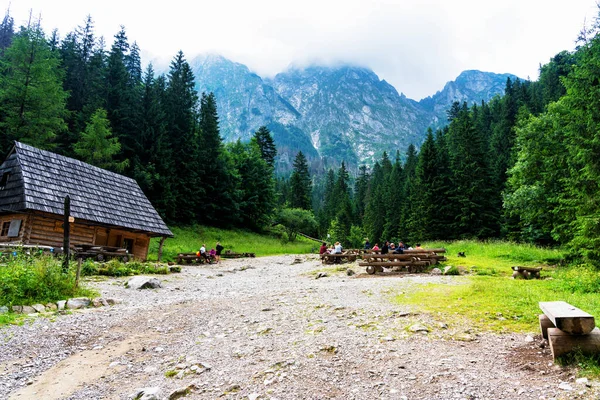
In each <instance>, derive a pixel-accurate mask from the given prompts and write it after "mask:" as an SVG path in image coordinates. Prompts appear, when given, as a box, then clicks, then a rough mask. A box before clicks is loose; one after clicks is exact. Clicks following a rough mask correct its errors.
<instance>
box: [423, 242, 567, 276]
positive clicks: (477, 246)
mask: <svg viewBox="0 0 600 400" xmlns="http://www.w3.org/2000/svg"><path fill="white" fill-rule="evenodd" d="M425 247H426V248H439V247H443V248H445V249H446V254H445V256H446V257H447V258H448V261H446V262H445V264H448V265H452V266H459V265H461V266H465V267H467V270H470V271H471V272H474V273H476V274H477V275H492V276H496V275H499V276H505V275H511V274H512V271H511V270H510V267H512V266H515V265H520V266H523V267H536V266H552V265H557V264H559V263H560V262H561V261H562V260H563V259H564V256H565V254H566V253H565V252H564V251H563V250H561V249H551V248H542V247H536V246H534V245H531V244H524V243H513V242H503V241H494V240H491V241H476V240H458V241H454V242H430V243H426V244H425ZM459 252H464V253H465V255H466V257H459V256H458V253H459Z"/></svg>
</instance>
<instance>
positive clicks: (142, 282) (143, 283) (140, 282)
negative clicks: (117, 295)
mask: <svg viewBox="0 0 600 400" xmlns="http://www.w3.org/2000/svg"><path fill="white" fill-rule="evenodd" d="M125 287H127V288H129V289H156V288H160V287H162V286H161V284H160V281H159V280H158V279H156V278H151V277H149V276H134V277H132V278H131V279H129V280H128V281H127V283H126V284H125Z"/></svg>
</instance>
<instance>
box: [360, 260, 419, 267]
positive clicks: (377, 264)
mask: <svg viewBox="0 0 600 400" xmlns="http://www.w3.org/2000/svg"><path fill="white" fill-rule="evenodd" d="M358 265H359V266H360V267H368V266H369V265H372V266H374V267H385V268H391V267H408V266H411V265H414V266H427V265H429V261H392V262H390V261H382V262H359V263H358Z"/></svg>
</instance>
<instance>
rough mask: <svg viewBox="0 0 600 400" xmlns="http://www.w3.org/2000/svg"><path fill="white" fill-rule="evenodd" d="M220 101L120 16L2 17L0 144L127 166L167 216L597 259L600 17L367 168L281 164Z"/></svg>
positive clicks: (176, 220)
mask: <svg viewBox="0 0 600 400" xmlns="http://www.w3.org/2000/svg"><path fill="white" fill-rule="evenodd" d="M218 112H219V110H217V107H216V100H215V96H214V95H213V94H212V93H198V92H197V91H196V88H195V77H194V75H193V73H192V69H191V68H190V65H189V64H188V62H187V61H186V56H185V55H184V54H183V52H181V51H180V52H178V53H177V54H175V55H174V56H173V58H172V61H171V63H170V67H169V69H168V71H167V72H166V73H164V74H159V73H157V72H155V70H154V68H153V66H152V65H151V64H150V65H148V66H147V67H145V68H142V61H141V56H140V48H139V47H138V45H137V44H136V43H135V42H133V43H130V42H129V40H128V38H127V33H126V31H125V28H122V29H121V30H120V31H119V32H116V34H115V36H114V38H112V41H111V43H105V41H104V39H103V38H99V37H97V36H96V35H95V32H94V22H93V20H92V18H91V17H88V18H87V19H85V20H84V21H83V23H82V24H81V25H80V26H79V27H78V28H77V29H76V30H74V31H73V32H69V33H66V34H61V35H59V33H58V32H57V31H53V32H44V31H43V29H42V28H41V26H40V24H39V23H36V22H35V21H32V22H30V23H29V25H28V26H19V27H17V26H14V21H13V19H12V18H11V17H10V15H9V14H8V13H7V14H6V16H5V17H4V20H3V21H2V24H1V25H0V149H1V150H2V154H3V156H6V155H7V154H8V152H9V151H10V150H11V148H12V146H13V143H14V141H15V140H17V141H22V142H25V143H28V144H31V145H33V146H36V147H39V148H42V149H47V150H51V151H54V152H56V153H59V154H62V155H65V156H69V157H74V158H77V159H80V160H82V161H84V162H88V163H91V164H93V165H97V166H99V167H101V168H105V169H108V170H112V171H115V172H117V173H120V174H124V175H126V176H129V177H132V178H134V179H135V180H136V181H137V182H138V183H139V185H140V187H141V188H142V190H143V191H144V193H145V194H146V195H147V197H148V198H149V199H150V201H151V202H152V204H153V205H154V206H155V208H156V209H157V210H158V211H159V213H160V214H161V216H162V217H163V218H164V219H165V221H167V223H169V224H174V225H187V224H195V223H197V224H204V225H211V226H226V227H241V228H247V229H251V230H255V231H264V230H267V229H273V228H276V227H277V226H278V225H281V226H282V227H283V228H289V226H290V225H294V226H295V227H297V229H296V231H299V232H302V233H304V234H307V235H310V236H313V237H317V238H328V239H327V240H328V241H332V242H333V241H340V242H342V243H343V244H344V246H345V247H359V246H362V243H363V242H364V240H365V238H369V240H370V242H371V243H372V244H374V243H376V242H380V243H381V241H384V240H391V241H394V242H397V241H399V240H402V241H404V242H405V243H416V242H420V241H427V240H454V239H463V238H474V239H494V238H502V239H508V240H514V241H523V242H531V243H536V244H542V245H548V246H554V245H561V246H565V247H567V248H568V249H570V253H571V256H572V257H573V258H574V259H575V258H577V259H582V260H584V261H585V262H588V263H590V264H593V265H596V266H598V267H600V201H599V200H598V199H600V25H593V26H592V27H591V28H589V29H588V30H586V31H582V33H581V35H580V37H579V39H578V46H577V48H576V49H575V50H574V51H571V52H569V51H563V52H561V53H559V54H556V55H555V56H554V57H553V58H552V59H551V60H549V62H548V63H546V64H545V65H541V66H540V76H539V79H537V80H536V81H528V80H518V79H516V80H511V79H508V80H507V82H506V87H505V93H504V95H503V96H497V97H495V98H494V99H492V100H491V101H490V102H487V103H485V102H482V103H480V104H467V103H458V102H455V103H454V104H453V105H452V107H451V109H450V110H448V112H447V117H448V124H447V125H446V126H445V127H444V128H442V129H439V130H436V131H433V130H431V129H430V130H429V131H428V132H426V139H425V141H424V142H423V143H413V144H412V145H411V146H409V148H408V151H407V152H406V153H400V152H398V151H394V150H393V149H389V151H386V152H384V153H383V155H382V156H381V158H380V159H378V160H377V161H376V162H375V163H374V164H373V165H363V166H361V167H360V168H359V170H358V171H357V172H356V173H354V172H351V171H349V170H348V169H347V168H346V165H345V164H344V163H342V164H341V165H340V166H339V167H336V168H335V169H327V170H319V171H315V170H311V169H310V168H309V165H308V163H307V160H306V157H305V155H304V154H302V152H298V153H297V155H296V157H295V159H294V164H293V171H291V173H290V174H287V175H284V176H276V175H275V168H274V165H275V160H276V157H277V149H276V146H275V143H274V140H273V137H272V135H271V133H270V132H269V130H268V129H267V128H266V127H260V128H258V129H257V130H256V132H255V133H254V135H253V137H252V139H251V140H250V141H249V142H242V141H239V140H238V141H236V142H232V143H225V142H224V141H223V139H222V137H221V136H220V132H219V114H218ZM283 228H282V229H283ZM289 232H290V233H289V234H288V235H287V237H288V239H293V237H292V236H293V232H294V230H290V231H289Z"/></svg>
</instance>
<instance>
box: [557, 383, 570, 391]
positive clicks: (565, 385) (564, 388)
mask: <svg viewBox="0 0 600 400" xmlns="http://www.w3.org/2000/svg"><path fill="white" fill-rule="evenodd" d="M558 388H559V389H562V390H565V391H571V390H573V387H572V386H571V385H569V384H568V383H567V382H561V383H560V385H558Z"/></svg>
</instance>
